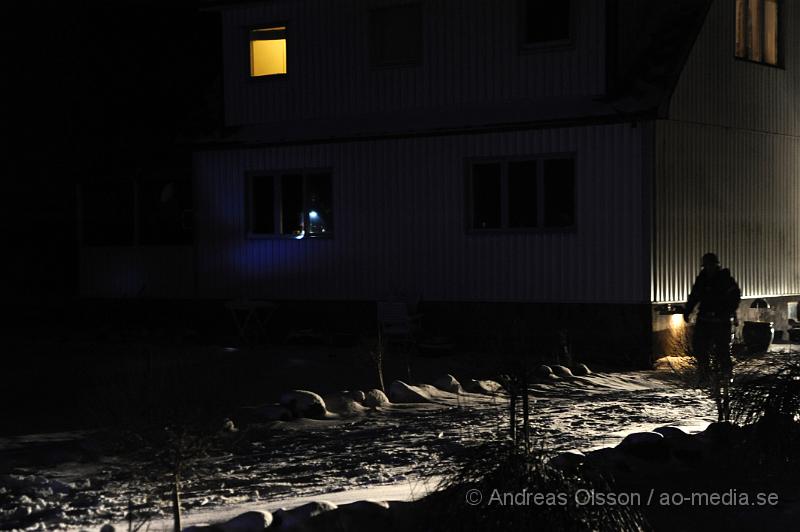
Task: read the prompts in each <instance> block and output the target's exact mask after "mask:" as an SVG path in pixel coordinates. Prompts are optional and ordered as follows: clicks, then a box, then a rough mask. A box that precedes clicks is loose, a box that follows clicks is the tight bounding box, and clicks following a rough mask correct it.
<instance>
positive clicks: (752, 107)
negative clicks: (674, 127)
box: [669, 0, 800, 136]
mask: <svg viewBox="0 0 800 532" xmlns="http://www.w3.org/2000/svg"><path fill="white" fill-rule="evenodd" d="M735 4H736V3H735V2H734V1H733V0H730V1H728V0H716V1H715V2H714V4H713V5H712V8H711V11H710V12H709V14H708V18H707V19H706V24H705V26H704V28H703V30H702V32H701V33H700V35H699V37H698V40H697V43H696V45H695V47H694V50H693V51H692V53H691V56H690V57H689V60H688V62H687V64H686V67H685V69H684V72H683V74H682V76H681V81H680V82H679V84H678V86H677V88H676V91H675V94H674V96H673V99H672V103H671V105H670V113H669V117H670V118H672V119H674V120H683V121H687V122H700V123H705V124H719V125H722V126H728V127H735V128H741V129H750V130H756V131H769V132H774V133H782V134H785V135H794V136H798V135H800V3H798V2H797V1H795V0H786V1H783V2H781V3H780V5H781V9H782V15H781V19H782V21H781V23H782V26H781V31H782V35H781V40H782V50H783V58H784V60H785V68H776V67H772V66H765V65H761V64H757V63H752V62H749V61H742V60H737V59H736V58H735V57H734V43H735V21H736V13H735Z"/></svg>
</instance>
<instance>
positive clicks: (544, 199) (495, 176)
mask: <svg viewBox="0 0 800 532" xmlns="http://www.w3.org/2000/svg"><path fill="white" fill-rule="evenodd" d="M468 191H469V194H470V196H469V202H470V203H469V205H470V206H471V211H470V228H471V229H475V230H481V229H534V228H563V227H572V226H574V225H575V223H576V219H575V210H576V209H575V159H574V158H572V157H559V158H554V157H547V158H538V159H524V160H510V161H494V162H488V163H484V162H481V163H473V164H472V165H471V166H470V172H469V187H468Z"/></svg>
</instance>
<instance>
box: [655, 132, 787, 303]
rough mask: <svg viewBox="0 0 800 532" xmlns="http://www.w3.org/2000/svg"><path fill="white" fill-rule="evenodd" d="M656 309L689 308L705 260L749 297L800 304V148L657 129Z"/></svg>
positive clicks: (776, 139)
mask: <svg viewBox="0 0 800 532" xmlns="http://www.w3.org/2000/svg"><path fill="white" fill-rule="evenodd" d="M656 149H657V153H658V156H657V171H656V178H655V197H656V206H655V209H654V216H655V219H654V223H653V231H654V241H653V253H654V261H653V262H654V266H653V288H652V298H653V300H654V301H683V300H685V299H686V297H687V295H688V293H689V289H690V288H691V283H692V281H693V280H694V277H695V275H697V272H698V270H699V264H700V257H701V256H702V255H703V253H705V252H707V251H715V252H717V253H718V254H719V256H720V259H721V260H722V262H723V263H724V265H726V266H729V267H730V268H731V273H732V274H733V275H734V277H736V278H737V280H738V281H739V285H740V286H741V288H742V292H743V295H744V297H753V296H762V295H763V296H779V295H790V294H800V138H796V137H789V136H781V135H769V134H765V133H760V132H753V131H744V130H737V129H728V128H722V127H718V126H700V125H696V124H686V123H681V122H673V121H660V122H659V123H658V126H657V148H656Z"/></svg>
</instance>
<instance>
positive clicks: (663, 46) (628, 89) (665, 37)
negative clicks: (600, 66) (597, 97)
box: [602, 0, 714, 116]
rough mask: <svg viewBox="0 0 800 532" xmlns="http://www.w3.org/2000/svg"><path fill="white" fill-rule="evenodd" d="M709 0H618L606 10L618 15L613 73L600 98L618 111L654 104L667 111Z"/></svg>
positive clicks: (657, 107) (708, 8)
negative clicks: (606, 89) (611, 10)
mask: <svg viewBox="0 0 800 532" xmlns="http://www.w3.org/2000/svg"><path fill="white" fill-rule="evenodd" d="M713 1H714V0H648V1H647V2H642V1H641V0H617V2H616V9H615V10H616V13H615V14H612V13H610V14H609V16H615V18H616V20H617V22H616V32H617V35H616V38H615V39H614V42H613V43H612V40H611V39H609V46H613V48H614V49H613V51H612V52H611V54H610V57H609V59H614V65H616V73H615V75H613V76H611V79H610V83H609V90H608V93H607V94H606V96H605V97H604V98H602V100H604V101H606V102H608V103H609V104H611V105H612V106H613V107H614V108H615V109H617V110H618V111H619V112H621V113H631V112H641V111H642V110H644V109H655V110H656V111H657V112H658V115H659V116H665V115H666V110H667V107H668V106H669V100H670V98H671V97H672V93H673V92H674V90H675V86H676V85H677V83H678V79H679V78H680V75H681V72H682V71H683V67H684V65H685V64H686V60H687V59H688V57H689V54H690V53H691V51H692V48H693V47H694V43H695V41H696V40H697V36H698V35H699V34H700V30H701V29H702V28H703V24H704V23H705V20H706V17H707V15H708V12H709V10H710V8H711V4H712V3H713ZM614 52H616V53H614ZM614 55H615V56H616V57H615V58H613V57H611V56H614Z"/></svg>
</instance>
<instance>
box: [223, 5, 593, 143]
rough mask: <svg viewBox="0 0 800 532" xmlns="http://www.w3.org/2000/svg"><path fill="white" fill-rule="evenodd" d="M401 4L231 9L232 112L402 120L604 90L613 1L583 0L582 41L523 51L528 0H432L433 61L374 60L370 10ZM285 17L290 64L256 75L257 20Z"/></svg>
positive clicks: (260, 117) (228, 79) (280, 120)
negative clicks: (252, 50)
mask: <svg viewBox="0 0 800 532" xmlns="http://www.w3.org/2000/svg"><path fill="white" fill-rule="evenodd" d="M398 3H402V2H398V0H337V1H336V2H331V1H330V0H302V1H300V0H273V1H270V2H258V3H255V2H254V3H250V4H247V5H245V6H240V7H235V8H228V9H225V10H224V11H223V16H222V20H223V46H224V57H225V116H226V122H227V123H228V124H229V125H243V124H289V127H290V125H291V122H292V121H296V120H307V121H309V122H308V123H307V124H306V125H307V127H308V128H313V127H314V122H313V121H324V120H331V119H340V118H343V117H358V118H359V119H362V120H363V119H364V118H365V117H373V119H374V120H377V121H378V122H379V123H380V124H381V127H383V128H385V129H386V130H388V131H391V130H395V129H397V128H398V127H400V125H401V124H402V125H403V126H408V122H409V120H410V118H409V117H411V116H418V117H419V118H420V119H423V118H424V119H427V120H430V116H429V115H426V112H427V111H431V112H434V111H435V112H436V113H438V114H441V115H446V114H447V113H448V112H449V113H450V114H452V113H458V112H460V111H462V110H464V109H466V108H469V107H470V106H471V107H472V109H471V110H472V111H475V109H474V107H475V105H476V104H479V105H480V106H481V107H489V108H490V107H491V106H492V105H494V104H496V105H499V106H502V107H504V108H505V109H508V108H509V107H511V108H513V104H515V103H516V104H523V103H524V102H526V101H531V100H541V99H546V98H560V99H564V98H568V97H573V96H586V95H597V94H602V93H603V92H604V90H605V73H604V68H605V67H604V65H605V42H604V39H605V35H604V27H605V11H604V10H605V6H604V3H603V2H582V1H576V2H575V3H574V5H575V6H576V16H575V23H576V29H575V31H574V34H575V36H576V37H575V40H574V43H573V44H572V45H570V46H566V47H563V46H562V47H558V48H549V49H548V48H546V49H540V50H535V51H525V52H523V51H521V49H520V32H519V31H518V29H519V24H520V22H519V20H520V19H519V13H518V10H519V9H520V2H517V1H504V2H487V1H482V0H469V1H465V0H423V1H421V2H420V3H421V4H422V6H423V58H422V62H421V63H420V64H418V65H413V66H408V67H398V68H374V67H371V66H370V61H369V43H368V37H367V36H368V35H369V32H368V11H369V9H371V8H374V7H380V6H385V5H395V4H398ZM276 22H286V24H287V26H288V32H289V36H288V46H289V50H288V75H287V76H286V77H284V78H281V79H251V78H250V77H249V51H248V40H247V39H248V34H247V31H248V29H250V28H253V27H259V26H263V25H268V24H271V23H276ZM555 105H557V103H556V104H555ZM410 113H411V114H410ZM413 113H417V114H416V115H414V114H413ZM489 115H491V113H489ZM482 119H484V118H482ZM485 119H486V120H488V123H491V122H492V120H491V118H485ZM462 120H463V117H462ZM466 122H469V120H466ZM412 125H413V124H412ZM460 125H465V124H460ZM340 127H341V125H340ZM305 133H309V132H308V131H305Z"/></svg>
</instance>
